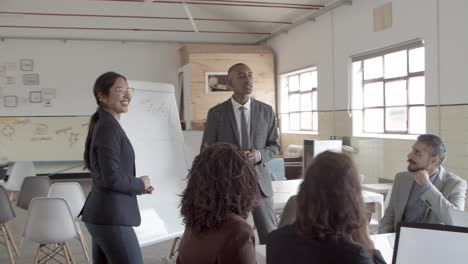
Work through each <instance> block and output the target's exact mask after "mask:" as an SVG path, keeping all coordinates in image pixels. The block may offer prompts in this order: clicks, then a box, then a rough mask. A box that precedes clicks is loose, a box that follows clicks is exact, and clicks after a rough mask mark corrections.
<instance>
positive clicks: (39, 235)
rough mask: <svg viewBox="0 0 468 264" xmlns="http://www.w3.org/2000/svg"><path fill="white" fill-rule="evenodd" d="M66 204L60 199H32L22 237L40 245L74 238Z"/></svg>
mask: <svg viewBox="0 0 468 264" xmlns="http://www.w3.org/2000/svg"><path fill="white" fill-rule="evenodd" d="M76 234H77V232H76V227H75V221H74V219H73V216H72V214H71V212H70V208H69V207H68V205H67V202H66V201H65V200H64V199H62V198H48V197H47V198H34V199H32V201H31V204H30V205H29V210H28V218H27V219H26V225H25V226H24V234H23V236H24V237H25V238H26V239H29V240H32V241H34V242H36V243H40V244H57V243H61V242H64V241H67V240H71V239H73V238H74V237H75V236H76Z"/></svg>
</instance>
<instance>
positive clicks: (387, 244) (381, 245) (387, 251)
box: [255, 233, 395, 264]
mask: <svg viewBox="0 0 468 264" xmlns="http://www.w3.org/2000/svg"><path fill="white" fill-rule="evenodd" d="M371 239H372V241H374V246H375V248H376V249H378V250H379V251H380V253H382V257H383V258H384V259H385V262H387V263H388V264H390V263H392V260H393V248H394V244H395V233H389V234H378V235H371ZM255 251H256V252H257V255H260V256H262V257H264V258H266V245H255Z"/></svg>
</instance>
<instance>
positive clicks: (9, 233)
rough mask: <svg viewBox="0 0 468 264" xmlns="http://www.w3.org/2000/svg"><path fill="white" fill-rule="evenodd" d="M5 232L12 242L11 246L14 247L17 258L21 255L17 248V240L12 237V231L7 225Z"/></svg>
mask: <svg viewBox="0 0 468 264" xmlns="http://www.w3.org/2000/svg"><path fill="white" fill-rule="evenodd" d="M5 230H6V232H7V234H8V238H9V240H10V242H11V245H13V249H14V250H15V253H16V256H19V255H20V254H19V251H18V248H17V247H16V244H15V240H14V239H13V236H12V235H11V232H10V229H9V228H8V225H7V223H5Z"/></svg>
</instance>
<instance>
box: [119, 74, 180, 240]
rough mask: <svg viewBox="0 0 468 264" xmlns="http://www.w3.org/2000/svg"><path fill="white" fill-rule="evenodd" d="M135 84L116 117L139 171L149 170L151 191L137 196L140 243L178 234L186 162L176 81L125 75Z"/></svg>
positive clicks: (130, 82) (143, 173)
mask: <svg viewBox="0 0 468 264" xmlns="http://www.w3.org/2000/svg"><path fill="white" fill-rule="evenodd" d="M129 86H130V87H132V88H134V89H135V93H134V95H133V98H132V101H131V103H130V106H129V110H128V113H126V114H123V115H122V116H121V120H120V123H121V125H122V127H123V129H124V130H125V133H126V134H127V136H128V138H129V139H130V142H131V143H132V145H133V148H134V150H135V160H136V173H137V176H142V175H148V176H150V178H151V183H152V185H153V186H154V187H155V191H154V192H153V194H151V195H140V196H138V204H139V207H140V214H141V220H142V221H141V225H140V226H139V227H135V231H136V234H137V237H138V240H139V242H140V245H141V246H147V245H151V244H154V243H158V242H160V241H164V240H168V239H171V238H175V237H178V236H181V235H182V233H183V231H184V225H183V223H182V218H181V217H180V211H179V203H180V197H179V195H180V194H181V193H182V191H183V190H184V188H185V177H186V175H187V173H188V166H187V161H186V157H185V147H184V137H183V134H182V128H181V126H180V120H179V114H178V111H177V106H176V101H175V93H174V86H173V85H171V84H164V83H152V82H140V81H129Z"/></svg>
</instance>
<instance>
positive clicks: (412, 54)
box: [352, 41, 426, 135]
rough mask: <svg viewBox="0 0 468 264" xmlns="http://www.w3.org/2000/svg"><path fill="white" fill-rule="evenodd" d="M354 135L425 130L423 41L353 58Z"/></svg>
mask: <svg viewBox="0 0 468 264" xmlns="http://www.w3.org/2000/svg"><path fill="white" fill-rule="evenodd" d="M352 61H353V64H352V76H353V96H352V106H353V130H354V134H355V135H378V134H380V135H383V134H406V135H417V134H423V133H425V131H426V107H425V83H424V81H425V79H424V70H425V68H424V67H425V62H424V47H423V43H422V41H415V42H411V43H406V44H404V45H399V46H396V47H392V48H389V49H385V50H381V51H378V52H373V53H368V54H365V55H360V56H356V57H353V58H352Z"/></svg>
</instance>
